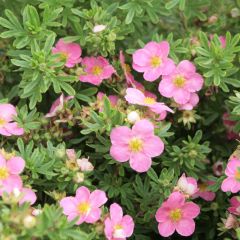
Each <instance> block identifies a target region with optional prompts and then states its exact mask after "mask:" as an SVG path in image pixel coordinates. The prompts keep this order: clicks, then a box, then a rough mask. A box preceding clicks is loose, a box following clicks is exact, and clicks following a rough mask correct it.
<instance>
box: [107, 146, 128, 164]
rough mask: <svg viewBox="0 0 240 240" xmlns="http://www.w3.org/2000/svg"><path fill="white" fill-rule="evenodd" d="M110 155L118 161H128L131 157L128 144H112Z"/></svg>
mask: <svg viewBox="0 0 240 240" xmlns="http://www.w3.org/2000/svg"><path fill="white" fill-rule="evenodd" d="M110 155H111V156H112V158H114V159H115V160H116V161H118V162H126V161H128V160H129V158H130V151H129V147H128V145H112V146H111V148H110Z"/></svg>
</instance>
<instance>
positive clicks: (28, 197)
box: [19, 188, 37, 205]
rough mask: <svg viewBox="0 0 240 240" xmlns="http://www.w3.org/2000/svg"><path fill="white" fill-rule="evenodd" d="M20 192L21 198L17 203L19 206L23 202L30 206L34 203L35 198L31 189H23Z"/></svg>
mask: <svg viewBox="0 0 240 240" xmlns="http://www.w3.org/2000/svg"><path fill="white" fill-rule="evenodd" d="M21 192H22V194H23V197H22V198H21V199H20V201H19V204H20V205H22V204H23V203H24V202H29V203H30V204H31V205H32V204H34V203H35V202H36V200H37V196H36V194H35V192H34V191H33V190H32V189H30V188H23V189H22V191H21Z"/></svg>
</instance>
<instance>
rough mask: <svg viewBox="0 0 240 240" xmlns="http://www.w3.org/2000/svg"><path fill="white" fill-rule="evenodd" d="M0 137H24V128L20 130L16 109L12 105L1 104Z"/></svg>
mask: <svg viewBox="0 0 240 240" xmlns="http://www.w3.org/2000/svg"><path fill="white" fill-rule="evenodd" d="M0 112H1V116H0V135H4V136H12V135H22V134H23V133H24V130H23V128H20V127H19V126H18V124H17V123H16V122H14V117H15V116H17V112H16V108H15V107H14V106H13V105H12V104H8V103H1V104H0Z"/></svg>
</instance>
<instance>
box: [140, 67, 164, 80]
mask: <svg viewBox="0 0 240 240" xmlns="http://www.w3.org/2000/svg"><path fill="white" fill-rule="evenodd" d="M161 75H162V71H161V70H159V69H158V68H149V69H148V70H146V71H145V72H144V74H143V77H144V79H145V80H146V81H149V82H153V81H155V80H157V79H158V78H159V77H160V76H161Z"/></svg>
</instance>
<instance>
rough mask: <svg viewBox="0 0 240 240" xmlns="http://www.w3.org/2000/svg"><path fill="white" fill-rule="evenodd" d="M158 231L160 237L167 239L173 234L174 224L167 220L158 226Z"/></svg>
mask: <svg viewBox="0 0 240 240" xmlns="http://www.w3.org/2000/svg"><path fill="white" fill-rule="evenodd" d="M158 231H159V233H160V235H161V236H163V237H169V236H171V235H172V234H173V233H174V232H175V226H174V224H173V223H172V222H171V221H170V220H169V221H166V222H161V223H159V224H158Z"/></svg>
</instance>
